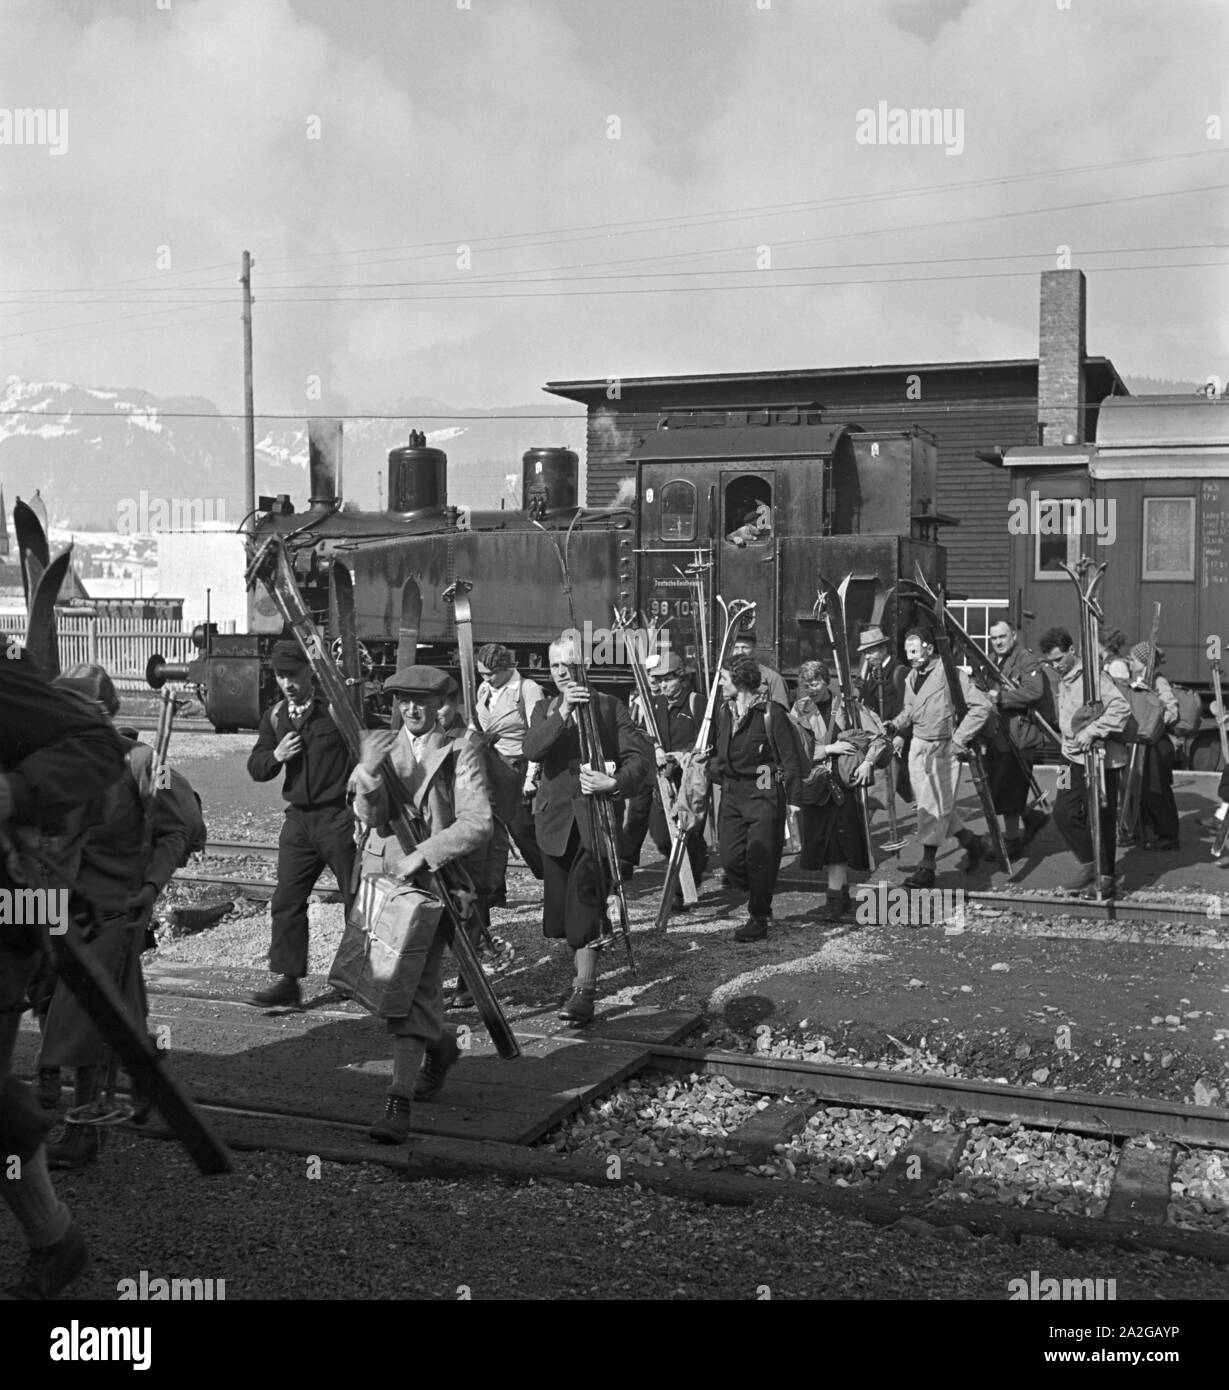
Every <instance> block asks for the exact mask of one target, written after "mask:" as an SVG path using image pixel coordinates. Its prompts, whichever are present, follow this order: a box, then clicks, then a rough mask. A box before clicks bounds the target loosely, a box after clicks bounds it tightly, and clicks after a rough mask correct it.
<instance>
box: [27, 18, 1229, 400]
mask: <svg viewBox="0 0 1229 1390" xmlns="http://www.w3.org/2000/svg"><path fill="white" fill-rule="evenodd" d="M1063 3H1064V0H916V2H915V0H848V2H846V0H468V3H467V0H102V3H98V2H97V0H0V11H2V13H3V24H4V36H5V37H4V43H3V48H2V49H0V102H2V103H4V108H3V109H0V225H2V226H3V229H4V230H3V243H2V244H3V248H4V249H3V253H2V254H0V266H2V272H0V282H2V284H3V292H2V293H0V381H3V379H4V378H5V377H6V376H8V375H9V374H15V375H19V376H22V377H25V378H33V379H35V380H47V379H55V380H63V381H73V382H79V383H83V384H91V385H113V386H120V387H124V386H139V387H143V388H146V389H148V390H150V391H154V392H156V393H158V394H160V395H168V394H176V395H200V396H206V397H209V398H211V399H212V400H214V401H216V402H217V403H218V404H219V405H220V406H221V407H222V408H223V409H224V410H228V411H231V410H233V411H238V410H239V409H240V408H241V404H242V377H241V367H242V359H241V353H240V328H239V321H238V316H237V314H238V286H237V284H236V274H237V270H238V264H239V258H240V253H241V252H242V250H243V249H244V248H247V249H249V250H250V251H251V252H252V255H253V257H254V258H255V262H256V269H255V272H254V287H255V293H256V298H257V303H256V311H255V313H256V317H255V323H256V383H257V408H258V410H260V411H261V412H262V413H263V412H269V413H286V414H289V415H301V414H302V413H304V412H305V411H307V410H312V411H317V412H319V411H321V410H333V411H337V412H342V413H344V412H361V411H364V410H381V409H392V408H394V407H396V405H397V404H398V403H401V402H404V401H406V400H408V399H410V398H420V397H431V398H435V399H438V400H441V401H445V402H449V403H451V404H453V405H457V406H462V407H475V406H496V405H501V404H513V403H524V402H531V401H534V400H541V401H542V403H543V405H544V406H547V407H548V408H549V402H550V401H551V399H552V398H550V397H546V396H541V395H540V394H539V388H540V386H541V384H542V383H543V382H544V381H546V380H549V379H566V378H575V377H589V376H601V377H606V376H615V375H620V374H622V375H635V374H644V373H657V372H697V371H736V370H740V369H765V368H771V367H803V366H841V365H853V364H858V363H873V362H900V363H909V362H915V361H916V362H925V361H936V360H945V359H966V358H980V357H1006V356H1031V355H1034V354H1035V352H1036V335H1037V327H1036V319H1037V274H1038V272H1039V271H1040V270H1042V269H1047V268H1050V267H1052V266H1054V265H1055V264H1056V260H1055V257H1056V254H1057V248H1059V247H1060V246H1069V247H1070V248H1071V254H1072V264H1075V265H1078V266H1081V267H1083V268H1084V269H1085V270H1086V272H1087V273H1088V276H1089V350H1090V351H1091V352H1094V353H1104V354H1106V355H1109V356H1111V357H1112V358H1113V359H1114V362H1115V363H1116V365H1117V366H1118V368H1119V370H1120V371H1122V372H1123V373H1124V374H1128V375H1150V376H1154V377H1166V378H1187V379H1196V380H1203V378H1204V377H1205V376H1206V375H1207V374H1208V373H1211V372H1218V373H1220V375H1221V376H1222V377H1224V376H1225V375H1226V373H1227V371H1229V331H1227V325H1229V316H1227V315H1226V312H1225V310H1226V307H1227V305H1229V293H1227V292H1226V291H1227V289H1229V275H1227V271H1226V260H1227V252H1226V244H1227V243H1229V235H1227V232H1229V195H1227V194H1226V191H1225V188H1226V184H1227V183H1229V180H1227V179H1226V172H1227V170H1229V129H1226V130H1223V131H1217V130H1216V129H1215V128H1214V127H1211V128H1210V125H1209V122H1210V119H1212V118H1219V119H1220V120H1221V121H1222V122H1223V123H1224V124H1225V125H1226V127H1229V94H1227V91H1226V82H1225V64H1224V57H1225V54H1226V52H1229V4H1227V3H1225V0H1167V3H1164V4H1161V3H1157V2H1156V0H1070V6H1069V8H1062V7H1061V6H1062V5H1063ZM880 102H884V103H886V108H887V109H891V108H901V109H905V110H908V109H910V108H927V109H934V108H937V109H939V110H945V111H947V113H948V116H949V120H950V122H951V124H950V125H949V133H950V136H951V138H950V139H948V141H947V147H945V146H944V145H943V144H938V145H935V144H928V145H918V144H909V145H905V144H891V145H889V144H869V143H860V142H859V140H858V129H859V121H858V113H859V111H862V110H865V109H870V110H873V111H876V112H877V111H878V106H879V103H880ZM19 108H31V109H38V110H44V111H48V112H60V111H61V110H62V111H64V112H66V124H65V125H64V126H63V127H57V126H56V125H55V123H53V126H52V127H48V129H47V136H46V138H47V141H48V143H47V144H45V145H42V146H39V145H29V144H22V145H18V144H15V143H12V141H13V139H15V138H16V133H17V132H16V130H15V128H14V127H13V126H12V123H11V122H10V124H9V126H8V131H9V140H10V143H8V144H5V143H3V140H4V136H5V130H6V126H5V124H4V120H5V115H6V113H7V112H12V111H15V110H17V109H19ZM53 130H54V133H55V134H57V135H58V136H59V137H60V138H59V147H58V148H59V152H58V153H57V152H56V147H53V146H52V145H51V143H50V142H51V139H52V133H53ZM958 131H959V133H960V136H961V138H960V140H959V141H958V140H957V139H956V138H955V137H956V134H957V132H958ZM1210 136H1211V137H1212V138H1210ZM958 144H959V146H960V148H959V149H957V148H956V147H957V145H958ZM466 248H468V249H466ZM1199 267H1203V268H1199ZM315 378H318V379H319V383H320V390H319V394H320V400H319V401H318V402H316V401H311V402H310V403H309V392H310V390H311V386H310V383H311V381H312V379H315Z"/></svg>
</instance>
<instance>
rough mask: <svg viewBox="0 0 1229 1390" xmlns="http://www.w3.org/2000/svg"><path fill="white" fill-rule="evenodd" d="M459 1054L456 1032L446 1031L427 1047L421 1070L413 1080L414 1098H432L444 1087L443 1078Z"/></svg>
mask: <svg viewBox="0 0 1229 1390" xmlns="http://www.w3.org/2000/svg"><path fill="white" fill-rule="evenodd" d="M460 1055H461V1048H460V1046H459V1045H458V1043H457V1039H456V1034H455V1033H448V1032H446V1033H445V1034H444V1036H443V1037H442V1038H441V1039H440V1040H439V1042H438V1043H435V1044H434V1045H433V1046H431V1047H429V1048H427V1051H426V1054H425V1055H424V1057H423V1059H422V1070H421V1071H420V1072H419V1073H418V1080H417V1081H415V1082H414V1099H415V1100H434V1099H435V1097H436V1096H437V1095H439V1093H440V1091H442V1090H443V1088H444V1079H445V1078H446V1077H447V1075H448V1073H449V1071H450V1070H451V1069H452V1067H453V1066H454V1065H455V1064H456V1060H457V1058H458V1057H459V1056H460Z"/></svg>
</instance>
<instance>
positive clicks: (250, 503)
mask: <svg viewBox="0 0 1229 1390" xmlns="http://www.w3.org/2000/svg"><path fill="white" fill-rule="evenodd" d="M239 283H240V284H241V285H242V286H243V511H244V517H245V520H244V523H243V526H244V530H245V531H246V532H247V533H248V534H249V535H251V534H252V533H254V531H255V529H256V413H255V408H254V406H253V404H252V257H251V253H250V252H248V251H245V252H244V253H243V269H242V271H241V272H240V275H239Z"/></svg>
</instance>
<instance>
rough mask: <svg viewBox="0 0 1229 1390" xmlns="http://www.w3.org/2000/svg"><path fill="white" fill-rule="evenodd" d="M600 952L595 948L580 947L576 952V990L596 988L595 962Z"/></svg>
mask: <svg viewBox="0 0 1229 1390" xmlns="http://www.w3.org/2000/svg"><path fill="white" fill-rule="evenodd" d="M599 955H600V952H599V951H598V949H597V947H596V946H581V947H578V949H577V951H576V988H577V989H596V988H597V962H598V958H599Z"/></svg>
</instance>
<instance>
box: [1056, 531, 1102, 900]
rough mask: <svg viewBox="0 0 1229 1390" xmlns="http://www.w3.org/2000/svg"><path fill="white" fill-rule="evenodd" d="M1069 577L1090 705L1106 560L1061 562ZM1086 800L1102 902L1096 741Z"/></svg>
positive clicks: (1088, 763) (1096, 698) (1094, 694)
mask: <svg viewBox="0 0 1229 1390" xmlns="http://www.w3.org/2000/svg"><path fill="white" fill-rule="evenodd" d="M1059 563H1060V565H1061V567H1062V569H1063V570H1065V571H1066V574H1067V577H1068V578H1069V579H1070V580H1071V582H1072V583H1073V584H1074V585H1075V592H1076V594H1077V596H1078V598H1079V601H1080V652H1081V662H1080V664H1081V667H1082V670H1081V676H1082V678H1083V685H1084V704H1085V705H1086V706H1087V707H1089V708H1091V707H1092V706H1094V705H1098V706H1099V705H1100V702H1101V689H1100V685H1101V662H1100V652H1101V646H1100V642H1099V636H1100V630H1101V624H1102V623H1103V622H1104V621H1105V614H1104V612H1103V611H1102V608H1101V603H1100V600H1099V599H1098V598H1097V591H1098V589H1099V588H1100V587H1101V581H1102V580H1103V579H1104V578H1105V568H1106V566H1105V562H1104V561H1103V562H1102V563H1101V564H1099V565H1094V564H1093V562H1092V561H1091V560H1090V559H1089V558H1088V557H1087V556H1086V555H1085V556H1082V557H1081V559H1080V560H1079V561H1078V563H1077V564H1076V565H1075V566H1074V567H1073V566H1071V565H1069V564H1067V562H1066V561H1065V560H1064V561H1060V562H1059ZM1084 799H1085V805H1086V807H1087V812H1088V829H1089V831H1090V833H1091V835H1092V862H1093V873H1094V874H1095V876H1096V884H1095V890H1096V896H1097V901H1098V902H1101V901H1102V900H1103V898H1104V893H1103V892H1102V880H1103V879H1104V878H1105V877H1106V873H1105V870H1106V863H1105V850H1104V848H1103V846H1102V842H1101V816H1102V804H1101V803H1102V802H1103V800H1104V799H1105V782H1104V775H1103V763H1102V749H1101V747H1100V746H1099V741H1098V740H1094V741H1093V742H1092V743H1090V744H1089V745H1088V748H1087V750H1086V752H1085V753H1084Z"/></svg>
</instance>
